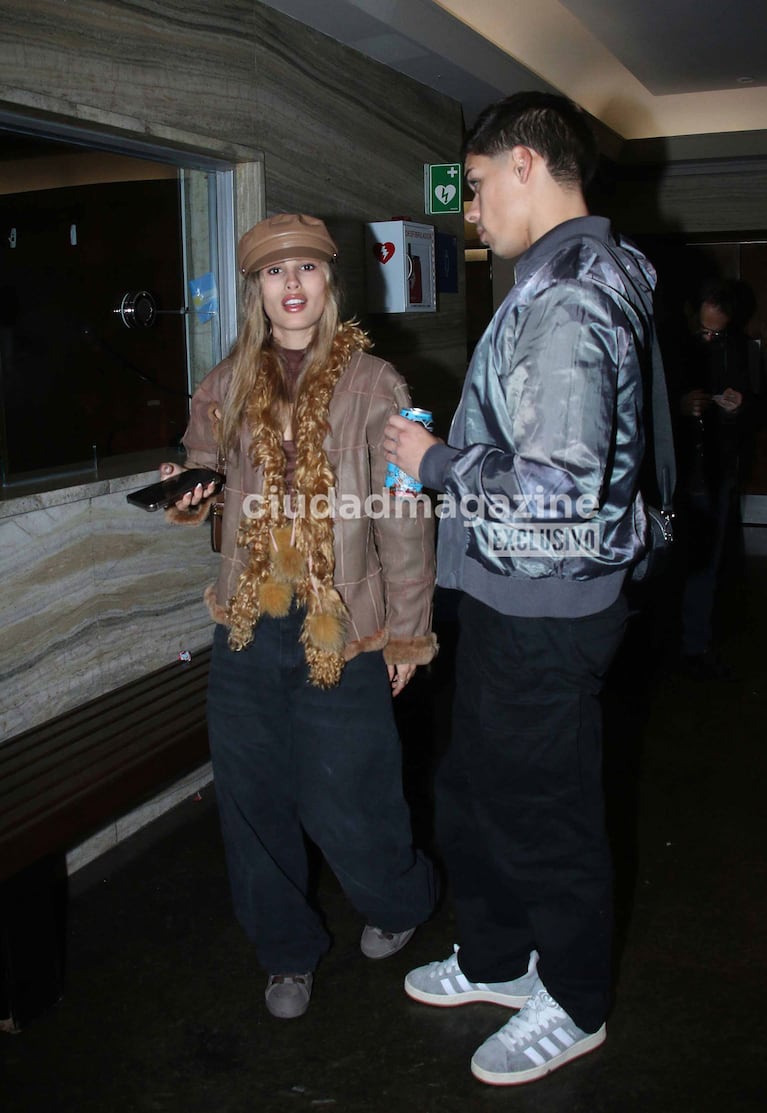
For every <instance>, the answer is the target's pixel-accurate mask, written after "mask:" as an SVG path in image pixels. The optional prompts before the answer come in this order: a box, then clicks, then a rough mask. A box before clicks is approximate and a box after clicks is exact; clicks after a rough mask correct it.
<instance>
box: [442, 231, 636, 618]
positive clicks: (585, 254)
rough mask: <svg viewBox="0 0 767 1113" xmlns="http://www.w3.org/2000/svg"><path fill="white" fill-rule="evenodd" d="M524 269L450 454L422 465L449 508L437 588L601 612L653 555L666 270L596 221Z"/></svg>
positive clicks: (530, 608)
mask: <svg viewBox="0 0 767 1113" xmlns="http://www.w3.org/2000/svg"><path fill="white" fill-rule="evenodd" d="M515 269H516V282H515V284H514V286H513V287H512V289H511V290H510V292H509V294H508V295H507V297H506V299H505V300H504V302H503V303H502V305H501V306H500V307H499V309H498V311H497V312H496V314H495V316H494V317H493V319H492V321H491V322H490V324H489V326H488V328H487V330H486V332H485V334H484V336H483V337H482V338H481V340H480V341H479V344H478V345H477V348H476V350H475V352H474V356H473V358H472V362H471V366H470V367H469V371H468V374H467V376H466V382H465V384H464V390H463V395H462V398H461V402H460V405H459V408H458V411H457V412H456V415H455V418H454V420H453V424H452V427H451V430H450V435H449V444H448V445H443V444H438V445H435V446H433V447H432V448H430V449H429V450H428V452H427V453H426V455H425V456H424V459H423V461H422V464H421V469H420V478H421V480H422V481H423V482H424V483H425V484H426V485H427V486H429V487H432V488H434V489H435V490H437V491H442V492H446V493H447V496H449V499H450V501H451V510H452V512H451V513H446V512H443V514H442V515H441V518H442V520H441V522H440V535H439V548H438V569H439V576H438V582H439V583H440V584H441V585H443V586H445V587H448V588H459V589H461V590H463V591H466V592H468V593H469V594H470V595H472V596H474V597H475V598H477V599H480V600H481V601H482V602H484V603H486V604H487V605H488V606H491V607H493V608H494V609H496V610H497V611H500V612H501V613H503V614H509V615H518V616H522V617H530V618H535V617H543V616H550V617H567V618H575V617H579V616H583V615H588V614H595V613H597V612H598V611H600V610H603V609H605V608H606V607H608V606H610V604H611V603H612V602H613V601H614V600H615V598H616V597H617V596H618V594H619V593H620V590H621V587H622V584H623V581H624V579H625V576H626V572H627V570H628V569H629V568H630V567H631V565H632V564H633V563H634V562H635V561H636V559H637V557H638V556H639V555H640V554H641V552H642V550H643V547H644V537H645V531H646V516H645V510H644V504H643V502H642V496H641V494H640V492H639V473H640V466H641V463H642V458H643V454H644V443H645V441H644V430H643V423H642V408H643V378H644V375H645V370H644V369H645V365H646V361H647V360H648V358H649V353H650V350H651V338H652V295H653V288H654V286H655V271H654V269H653V267H652V265H651V264H650V263H649V262H648V260H647V259H646V258H645V257H644V255H642V253H641V252H640V251H639V250H638V249H637V248H636V247H634V246H633V245H632V244H630V243H628V242H627V241H617V240H616V239H615V238H614V237H613V235H612V233H611V231H610V226H609V222H608V221H607V220H605V219H603V218H602V217H595V216H587V217H578V218H576V219H573V220H568V221H565V222H564V223H562V224H560V225H558V226H557V227H555V228H554V229H552V230H551V231H550V232H548V233H546V234H545V235H544V236H542V237H541V238H540V239H539V240H537V241H536V242H535V243H534V244H533V245H532V247H530V248H529V249H528V251H526V252H525V253H524V254H523V255H522V256H520V258H519V259H518V260H517V264H516V268H515Z"/></svg>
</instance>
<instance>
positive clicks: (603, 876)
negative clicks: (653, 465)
mask: <svg viewBox="0 0 767 1113" xmlns="http://www.w3.org/2000/svg"><path fill="white" fill-rule="evenodd" d="M596 160H597V151H596V146H595V142H594V139H593V136H592V133H591V131H590V128H589V126H588V124H587V122H586V119H585V117H584V116H583V114H582V113H581V112H580V110H579V109H577V108H576V107H575V106H574V105H573V104H572V103H571V102H570V101H568V100H566V99H564V98H562V97H558V96H552V95H549V94H542V93H520V94H517V95H515V96H512V97H509V98H508V99H506V100H504V101H501V102H499V103H498V104H496V105H492V106H491V107H489V108H488V109H486V110H485V112H484V113H483V114H482V115H481V116H480V117H479V119H478V121H477V123H476V124H475V125H474V128H473V129H472V131H471V133H470V135H469V136H468V138H467V140H466V142H465V145H464V161H465V175H466V181H467V183H468V185H469V187H470V188H471V190H472V191H473V194H474V197H473V200H472V202H471V206H470V208H469V211H468V214H467V219H468V220H469V221H470V222H471V223H473V224H476V225H477V226H478V230H479V234H480V238H481V239H482V241H483V242H484V243H486V244H487V245H488V247H490V249H491V250H492V251H493V253H494V254H497V255H500V256H503V257H505V258H515V259H516V260H517V261H516V281H515V285H514V286H513V288H512V289H511V291H510V292H509V294H508V296H507V297H506V299H505V301H504V302H503V304H502V305H501V306H500V308H499V309H498V311H497V312H496V314H495V316H494V317H493V319H492V321H491V322H490V325H489V326H488V328H487V331H486V332H485V334H484V336H483V337H482V339H481V340H480V342H479V344H478V346H477V349H476V351H475V353H474V356H473V358H472V361H471V365H470V367H469V371H468V373H467V378H466V382H465V385H464V391H463V397H462V399H461V402H460V405H459V407H458V410H457V413H456V415H455V418H454V420H453V424H452V427H451V431H450V435H449V441H448V444H443V443H442V442H440V441H438V440H436V438H434V437H432V436H431V435H430V434H429V433H427V432H426V431H425V430H424V429H423V428H422V427H421V426H419V425H417V424H415V423H411V422H408V421H406V420H405V419H403V418H401V417H399V416H397V417H392V418H391V419H390V420H389V423H388V425H387V433H386V446H387V449H388V458H389V459H390V460H391V461H393V462H394V463H397V464H398V465H399V466H400V467H402V468H403V469H404V470H405V471H406V472H408V473H409V474H411V475H413V476H417V477H419V478H420V479H421V480H422V482H423V483H424V484H425V485H427V486H428V487H430V488H432V489H434V490H436V491H438V492H443V495H442V497H441V500H440V506H439V515H440V518H441V521H440V537H439V547H438V581H439V583H440V584H442V585H443V586H444V587H447V588H457V589H460V590H461V591H462V592H463V596H462V598H461V602H460V606H459V621H460V637H459V645H458V651H457V658H456V696H455V703H454V718H453V737H452V741H451V745H450V747H449V749H448V752H447V754H446V756H445V759H444V761H443V762H442V765H441V768H440V771H439V774H438V781H437V835H438V840H439V844H440V846H441V850H442V852H443V855H444V858H445V862H446V865H447V869H448V874H449V878H450V882H451V885H452V890H453V896H454V903H455V911H456V920H457V927H458V933H459V942H460V949H456V953H455V954H454V955H452V956H451V957H450V958H449V959H447V960H446V961H445V962H439V963H432V964H430V965H429V966H425V967H421V968H420V969H417V970H413V971H411V973H410V974H408V976H407V978H406V980H405V989H406V991H407V993H408V994H409V995H410V997H412V998H414V999H415V1000H417V1001H422V1002H425V1003H427V1004H431V1005H448V1006H453V1005H461V1004H464V1003H469V1002H472V1001H491V1002H495V1003H497V1004H500V1005H506V1006H508V1007H509V1008H512V1009H520V1011H519V1012H518V1013H516V1015H513V1016H512V1017H511V1018H510V1019H509V1021H508V1023H506V1024H505V1025H504V1026H503V1027H502V1028H501V1029H500V1031H498V1032H497V1033H496V1034H495V1035H493V1036H491V1037H490V1038H489V1039H488V1040H487V1041H486V1042H485V1043H483V1044H482V1046H481V1047H479V1049H478V1050H477V1051H476V1053H475V1054H474V1057H473V1059H472V1062H471V1069H472V1072H473V1073H474V1075H475V1076H476V1077H478V1078H479V1079H481V1080H482V1081H484V1082H487V1083H490V1084H493V1085H514V1084H516V1083H520V1082H527V1081H531V1080H532V1079H535V1078H539V1077H541V1076H542V1075H544V1074H546V1073H547V1072H548V1071H550V1070H554V1069H555V1068H557V1067H559V1066H561V1065H563V1064H564V1063H566V1062H567V1061H569V1060H570V1059H574V1058H576V1057H577V1056H580V1055H583V1054H585V1053H586V1052H588V1051H591V1050H592V1049H594V1048H596V1047H597V1046H599V1044H601V1043H602V1042H603V1040H604V1038H605V1016H606V1013H607V1009H608V1000H609V993H610V942H611V928H612V912H611V903H612V894H611V864H610V855H609V849H608V844H607V839H606V834H605V828H604V814H603V811H604V808H603V794H602V783H601V718H600V708H599V703H598V696H599V692H600V690H601V686H602V682H603V678H604V675H605V672H606V670H607V668H608V665H609V664H610V661H611V659H612V657H613V655H614V653H615V651H616V649H617V647H618V645H619V643H620V641H621V638H622V635H623V628H624V624H625V619H626V610H627V608H626V604H625V601H624V599H623V596H622V594H621V588H622V585H623V581H624V579H625V576H626V573H627V570H628V569H629V568H630V566H631V565H632V563H633V562H634V561H635V559H636V558H637V556H638V555H639V553H640V552H641V550H642V540H643V535H644V530H645V524H646V523H645V515H644V509H643V504H642V501H641V497H640V496H639V494H638V489H637V488H638V473H639V467H640V463H641V459H642V454H643V434H642V429H641V424H640V415H641V410H642V364H643V362H644V359H645V354H646V351H647V349H648V347H649V343H650V333H651V301H652V288H653V286H654V280H655V275H654V271H653V269H652V267H651V266H650V265H649V264H648V263H647V261H646V260H645V259H644V257H643V256H642V255H641V254H640V253H639V252H638V251H637V250H636V249H635V248H633V247H631V246H629V245H626V244H619V243H617V242H616V240H615V239H613V237H612V235H611V233H610V229H609V225H608V222H607V221H606V220H604V219H602V218H599V217H593V216H589V214H588V210H587V207H586V203H585V200H584V195H583V188H584V186H585V184H586V183H587V182H588V180H589V178H590V176H591V174H592V171H593V169H594V167H595V164H596Z"/></svg>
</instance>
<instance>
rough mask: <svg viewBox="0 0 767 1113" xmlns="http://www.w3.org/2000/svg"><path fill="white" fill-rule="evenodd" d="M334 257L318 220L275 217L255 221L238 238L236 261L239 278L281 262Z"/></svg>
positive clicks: (284, 215)
mask: <svg viewBox="0 0 767 1113" xmlns="http://www.w3.org/2000/svg"><path fill="white" fill-rule="evenodd" d="M337 254H338V249H337V247H336V245H335V244H334V243H333V240H332V239H331V238H330V233H329V232H328V230H327V228H326V227H325V225H324V224H323V222H322V221H321V220H318V219H317V217H315V216H306V215H305V214H304V213H277V214H276V216H269V217H267V218H266V220H261V221H259V223H258V224H255V225H254V226H253V227H252V228H251V229H250V231H249V232H246V233H245V235H244V236H243V237H242V239H241V240H240V243H239V247H238V249H237V261H238V263H239V266H240V271H241V273H242V274H250V273H251V272H252V271H260V270H261V268H262V267H268V266H271V265H272V263H281V262H283V261H284V260H285V259H320V260H323V261H324V262H329V261H330V260H331V259H333V258H335V256H336V255H337Z"/></svg>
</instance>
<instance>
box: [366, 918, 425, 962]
mask: <svg viewBox="0 0 767 1113" xmlns="http://www.w3.org/2000/svg"><path fill="white" fill-rule="evenodd" d="M414 933H415V928H408V929H407V930H406V931H381V929H380V928H377V927H371V926H370V924H368V925H367V927H366V928H365V930H364V931H363V932H362V938H361V939H360V950H361V951H362V953H363V955H364V956H365V957H366V958H388V957H389V955H396V953H397V951H401V950H402V948H403V947H404V946H405V944H406V943H409V942H410V940H411V939H412V938H413V934H414Z"/></svg>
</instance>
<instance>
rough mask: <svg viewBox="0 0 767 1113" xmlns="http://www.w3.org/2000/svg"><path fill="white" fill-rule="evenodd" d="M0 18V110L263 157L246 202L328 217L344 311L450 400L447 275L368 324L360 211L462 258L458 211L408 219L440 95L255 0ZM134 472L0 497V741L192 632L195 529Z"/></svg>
mask: <svg viewBox="0 0 767 1113" xmlns="http://www.w3.org/2000/svg"><path fill="white" fill-rule="evenodd" d="M0 19H1V20H2V28H3V32H2V37H1V38H0V112H5V113H6V115H7V114H21V115H24V114H27V115H32V116H35V117H39V118H42V119H45V120H53V121H62V122H64V123H67V124H76V125H78V126H81V127H83V128H85V129H88V128H93V129H96V130H98V131H99V132H101V133H102V134H103V133H105V132H106V133H109V134H114V135H117V136H127V137H132V136H136V137H139V138H140V139H141V140H153V141H156V142H158V143H160V144H163V143H165V144H169V145H175V146H180V147H183V148H188V149H192V150H197V151H201V152H204V153H209V154H214V155H217V156H219V157H224V158H230V159H232V160H233V161H238V162H246V161H248V160H249V159H253V158H258V159H259V160H261V159H263V168H264V181H265V198H263V199H262V198H259V199H258V203H259V204H260V205H261V206H262V209H263V208H265V209H266V211H270V212H272V211H294V210H303V211H309V212H312V213H316V214H317V215H319V216H322V217H324V218H325V219H326V220H327V222H328V224H329V225H330V227H331V229H332V231H333V234H334V235H335V236H336V237H337V239H338V242H339V245H340V248H341V271H342V277H343V281H344V285H345V288H346V290H347V304H348V308H349V312H354V313H357V314H358V315H360V316H361V317H362V318H363V320H364V322H365V324H366V325H367V326H368V327H369V328H370V330H371V332H372V334H373V337H374V340H375V343H376V351H377V352H378V353H379V354H381V355H384V356H386V357H388V358H392V359H394V360H395V362H397V363H398V365H399V366H400V367H401V369H402V370H403V372H404V373H405V374H406V376H407V378H408V380H409V382H410V383H411V387H412V389H413V393H414V396H415V398H416V402H417V404H419V405H422V406H431V408H432V409H434V410H435V411H437V412H440V411H442V412H444V413H445V414H446V415H448V414H449V413H450V412H451V410H452V408H453V405H454V401H455V398H456V397H457V393H458V390H459V387H460V382H461V380H462V377H463V373H464V371H465V353H466V328H465V310H464V300H465V299H464V290H463V275H462V268H459V275H460V285H459V291H458V293H453V294H445V295H443V296H441V298H440V301H439V305H438V311H437V312H436V313H434V314H405V315H401V316H397V317H375V318H373V317H368V316H367V315H366V314H365V301H364V278H363V276H364V255H363V252H364V239H363V224H364V222H365V221H366V220H373V219H388V218H391V217H393V216H408V217H412V218H413V219H415V220H419V219H422V220H426V221H427V222H429V223H433V224H436V225H437V226H438V227H440V228H441V229H442V230H443V231H446V232H449V233H451V234H453V235H455V236H456V238H457V242H458V249H459V252H460V251H461V249H462V245H463V222H462V220H461V218H460V217H459V216H455V217H442V218H439V219H435V218H425V217H423V178H422V171H423V164H424V163H426V162H452V161H455V160H456V159H457V157H458V150H459V146H460V141H461V134H462V115H461V110H460V106H459V105H458V104H457V103H456V102H454V101H452V100H450V99H449V98H447V97H443V96H441V95H440V94H438V93H435V92H433V91H431V90H429V89H426V88H425V87H423V86H421V85H419V84H417V83H416V82H414V81H411V80H410V79H408V78H406V77H403V76H402V75H400V74H397V73H395V72H394V71H392V70H389V69H387V68H386V67H384V66H381V65H378V64H376V63H374V62H371V61H369V60H367V59H365V58H364V57H363V56H362V55H359V54H357V53H355V52H354V51H352V50H350V49H348V48H346V47H344V46H342V45H340V44H338V43H336V42H334V41H332V40H330V39H327V38H325V37H324V36H322V35H319V34H318V33H316V32H314V31H312V30H310V29H308V28H306V27H304V26H303V25H301V24H298V23H296V22H294V21H291V20H289V19H287V18H286V17H284V16H282V15H280V14H278V13H276V12H274V11H273V10H272V9H270V8H267V7H265V6H264V5H262V4H261V3H259V2H258V0H220V2H219V3H216V4H215V5H211V4H209V3H208V2H207V0H185V3H183V4H180V3H171V2H168V0H152V2H151V3H150V2H148V0H138V2H136V3H130V4H128V3H125V2H124V0H68V3H66V4H62V3H61V0H27V2H26V3H24V4H16V3H7V2H5V0H0ZM238 211H240V212H242V211H244V210H243V206H242V204H241V199H239V200H238ZM250 211H251V212H252V211H254V210H253V209H252V206H251V209H250ZM256 215H259V214H258V212H256ZM158 459H159V457H158ZM148 466H149V465H147V467H148ZM153 467H154V465H152V470H150V471H147V470H146V468H144V469H141V470H140V469H138V468H134V469H133V471H132V472H131V474H122V475H121V476H118V477H114V478H111V479H95V480H94V481H93V482H89V483H85V484H82V483H78V484H76V485H73V486H70V487H68V488H64V489H62V490H58V491H55V492H53V491H49V492H47V493H46V492H45V491H43V492H41V493H39V494H36V495H29V496H26V497H23V498H16V497H11V496H10V495H9V494H8V493H7V492H6V494H5V495H4V497H3V498H2V499H0V566H1V567H2V575H3V586H4V591H3V600H2V604H1V605H0V607H1V610H2V634H1V636H0V692H1V693H2V695H1V696H0V710H1V717H0V732H1V733H0V738H7V737H10V736H11V735H13V734H16V733H18V732H20V731H22V730H24V729H26V728H28V727H31V726H33V725H36V724H37V723H39V722H43V721H45V719H47V718H49V717H52V716H53V715H55V714H57V713H59V712H62V711H65V710H67V709H69V708H71V707H73V706H76V705H78V704H80V703H82V702H85V701H86V700H88V699H92V698H94V697H95V696H97V695H99V694H100V693H101V692H104V691H107V690H109V689H111V688H113V687H116V686H117V685H119V684H121V683H124V682H127V681H129V680H132V679H134V678H135V677H137V676H140V675H142V674H143V673H144V672H147V671H151V670H152V669H155V668H158V667H160V666H161V665H163V664H166V663H168V662H169V661H172V660H174V659H175V658H176V656H177V654H178V652H179V651H180V650H181V649H190V650H192V651H193V650H194V649H195V648H197V647H199V646H202V645H204V644H207V643H208V642H209V640H210V636H211V626H210V623H209V620H208V617H207V612H206V611H205V609H204V607H203V605H202V603H201V602H200V593H201V591H202V588H203V587H204V585H205V584H206V583H207V582H209V580H210V579H211V578H212V576H213V570H214V563H215V559H216V558H215V557H213V556H212V555H211V553H210V551H209V548H208V540H207V536H206V532H205V531H204V530H200V531H196V530H191V529H188V530H181V529H175V530H174V529H173V528H172V527H169V526H167V525H166V524H165V522H164V521H163V520H162V519H160V518H159V517H158V516H155V515H147V514H143V513H142V512H141V511H138V510H134V509H132V508H130V507H129V506H128V505H127V504H126V502H125V491H126V490H127V489H128V488H129V487H130V486H136V487H137V486H141V485H142V483H144V482H149V481H150V480H151V479H152V478H153V477H154V475H155V472H154V470H153ZM129 470H130V469H129Z"/></svg>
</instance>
